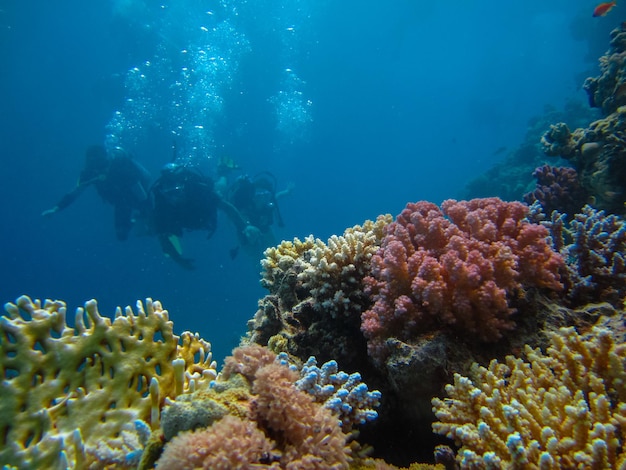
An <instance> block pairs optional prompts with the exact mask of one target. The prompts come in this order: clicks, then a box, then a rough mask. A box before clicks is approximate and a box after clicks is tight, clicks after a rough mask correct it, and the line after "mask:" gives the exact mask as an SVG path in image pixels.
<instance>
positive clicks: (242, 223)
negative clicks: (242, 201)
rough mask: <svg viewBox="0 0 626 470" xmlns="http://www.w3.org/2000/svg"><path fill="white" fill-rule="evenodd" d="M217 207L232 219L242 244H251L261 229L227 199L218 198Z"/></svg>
mask: <svg viewBox="0 0 626 470" xmlns="http://www.w3.org/2000/svg"><path fill="white" fill-rule="evenodd" d="M218 207H219V208H220V209H221V210H223V211H224V212H225V213H226V215H227V216H228V218H229V219H230V220H231V221H232V223H233V225H234V226H235V229H237V237H238V238H239V240H240V242H241V243H242V244H244V245H249V244H253V243H254V242H255V241H256V240H257V239H258V237H259V235H260V233H261V230H259V229H258V228H257V227H255V226H254V225H252V224H250V223H249V222H248V221H247V220H246V219H245V218H244V217H243V215H241V212H239V210H237V208H236V207H235V206H234V205H232V204H231V203H230V202H228V201H225V200H223V199H220V202H219V206H218Z"/></svg>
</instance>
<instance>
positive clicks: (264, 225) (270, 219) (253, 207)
mask: <svg viewBox="0 0 626 470" xmlns="http://www.w3.org/2000/svg"><path fill="white" fill-rule="evenodd" d="M292 189H293V186H292V185H289V186H288V187H287V188H286V189H285V190H283V191H279V192H276V178H275V177H274V175H272V174H271V173H269V172H263V173H259V174H257V175H255V176H253V177H250V176H248V175H243V176H239V177H238V178H237V179H236V180H235V182H234V183H233V184H232V185H231V186H230V188H228V191H227V194H226V200H227V201H228V202H230V203H231V204H232V205H233V206H234V207H236V208H237V210H238V211H239V213H240V214H241V215H242V216H243V218H244V219H245V221H246V223H247V225H248V226H252V227H255V228H257V229H258V232H255V233H254V234H250V236H248V237H246V243H245V244H242V245H243V247H244V248H245V249H246V250H247V251H251V252H253V254H255V255H260V254H262V252H263V250H265V249H266V248H267V247H268V246H271V245H273V244H275V237H274V233H273V231H272V226H273V225H274V221H276V224H277V225H278V226H279V227H283V226H284V223H283V218H282V216H281V213H280V209H279V207H278V199H279V198H281V197H283V196H286V195H287V194H289V193H290V192H291V191H292ZM238 248H239V247H236V248H234V249H232V250H231V257H232V258H234V257H235V256H236V255H237V252H238Z"/></svg>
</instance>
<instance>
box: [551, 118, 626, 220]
mask: <svg viewBox="0 0 626 470" xmlns="http://www.w3.org/2000/svg"><path fill="white" fill-rule="evenodd" d="M541 143H542V146H543V148H544V151H545V153H546V155H548V156H560V157H563V158H565V159H567V160H569V161H570V164H571V165H573V167H574V168H575V169H576V172H577V173H578V179H579V182H580V185H581V186H582V187H583V188H584V190H585V191H587V193H588V194H590V201H591V202H592V205H593V206H595V207H597V208H599V209H605V210H608V211H610V212H616V213H622V212H623V211H624V203H625V202H626V187H625V184H626V183H624V181H626V162H625V161H624V158H623V154H624V152H625V151H626V107H620V108H618V109H617V111H616V112H615V113H613V114H611V115H609V116H607V117H606V118H604V119H600V120H598V121H595V122H592V123H591V124H590V125H589V127H587V128H585V129H583V128H578V129H576V130H574V131H573V132H571V131H570V130H569V128H568V127H567V125H565V124H564V123H558V124H554V125H552V126H550V129H549V130H548V131H547V132H546V133H545V134H544V135H543V137H542V138H541Z"/></svg>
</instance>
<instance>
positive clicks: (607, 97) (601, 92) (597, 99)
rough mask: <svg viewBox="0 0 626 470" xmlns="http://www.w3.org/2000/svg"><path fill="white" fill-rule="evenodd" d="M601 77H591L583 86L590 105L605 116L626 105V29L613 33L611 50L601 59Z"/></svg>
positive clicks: (622, 28) (610, 44)
mask: <svg viewBox="0 0 626 470" xmlns="http://www.w3.org/2000/svg"><path fill="white" fill-rule="evenodd" d="M600 72H601V74H600V76H599V77H589V78H587V80H585V83H584V85H583V87H584V89H585V91H586V92H587V95H588V96H589V104H590V105H591V106H592V107H594V108H601V109H602V111H603V112H604V115H605V116H606V115H608V114H611V113H614V112H615V111H617V108H619V107H620V106H624V105H626V73H625V72H626V29H625V27H624V25H623V24H622V26H621V27H620V28H617V29H614V30H613V31H611V41H610V43H609V50H608V51H607V52H606V54H605V55H603V56H602V57H600Z"/></svg>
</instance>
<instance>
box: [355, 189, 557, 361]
mask: <svg viewBox="0 0 626 470" xmlns="http://www.w3.org/2000/svg"><path fill="white" fill-rule="evenodd" d="M527 213H528V207H527V206H526V205H524V204H522V203H519V202H503V201H502V200H500V199H498V198H486V199H473V200H471V201H461V202H457V201H455V200H447V201H444V202H443V203H442V205H441V209H440V208H439V207H437V206H436V205H435V204H432V203H429V202H418V203H416V204H408V205H407V207H406V209H404V211H402V213H401V214H400V215H399V216H398V218H397V220H396V221H395V222H394V223H391V224H389V225H388V226H387V227H386V228H385V236H384V238H383V240H382V244H381V248H380V250H379V251H378V253H377V254H376V255H374V256H373V257H372V263H371V266H372V271H371V276H368V277H366V278H365V280H364V282H365V284H366V286H367V288H368V291H369V293H370V294H371V295H372V297H373V300H374V306H373V307H372V308H371V309H369V310H367V311H366V312H364V313H363V315H362V325H361V329H362V331H363V333H364V334H365V336H366V337H367V338H368V340H369V341H368V348H369V352H370V355H371V356H372V357H373V358H375V359H378V360H380V359H384V357H385V356H386V347H385V343H386V340H387V338H390V337H395V338H398V339H400V340H402V341H406V340H409V339H411V338H414V337H415V336H416V335H418V334H420V333H425V332H428V331H435V330H439V329H442V328H444V329H445V328H453V329H455V330H456V331H457V332H459V333H462V334H468V333H469V334H472V335H475V336H476V337H477V338H479V339H481V340H483V341H494V340H497V339H499V338H500V337H501V335H502V332H503V331H505V330H508V329H511V328H513V326H514V322H513V320H512V318H511V315H512V314H513V313H514V308H513V307H511V305H510V303H509V302H510V300H511V299H512V298H514V297H515V296H516V295H517V294H519V293H521V292H522V290H523V289H524V288H527V287H541V288H548V289H561V288H562V285H561V283H560V282H559V270H560V269H561V268H562V266H563V261H562V259H561V257H560V255H559V254H557V253H556V252H554V251H553V250H552V249H551V247H550V245H549V244H548V242H547V240H546V238H547V236H548V230H547V229H546V228H545V227H543V226H541V225H539V224H533V223H530V222H528V221H527V220H525V217H526V214H527Z"/></svg>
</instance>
